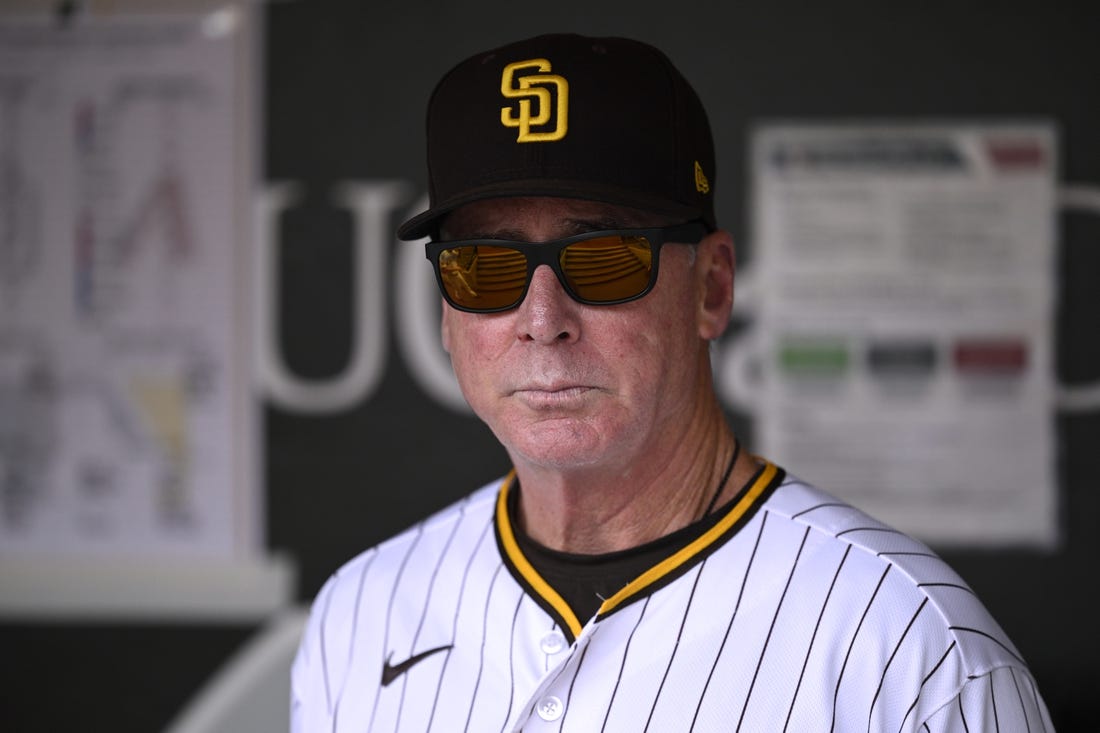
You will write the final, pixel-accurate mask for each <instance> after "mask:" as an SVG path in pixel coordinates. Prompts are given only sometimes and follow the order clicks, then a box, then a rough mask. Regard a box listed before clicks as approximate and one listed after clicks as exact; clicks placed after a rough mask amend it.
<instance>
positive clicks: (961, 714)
mask: <svg viewBox="0 0 1100 733" xmlns="http://www.w3.org/2000/svg"><path fill="white" fill-rule="evenodd" d="M958 700H959V717H961V718H962V722H963V730H964V731H965V733H970V726H969V725H967V724H966V711H965V710H963V700H962V693H959V697H958Z"/></svg>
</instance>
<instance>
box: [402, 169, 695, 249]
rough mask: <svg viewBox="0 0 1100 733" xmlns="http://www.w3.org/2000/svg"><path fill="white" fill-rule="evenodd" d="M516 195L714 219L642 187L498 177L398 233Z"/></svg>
mask: <svg viewBox="0 0 1100 733" xmlns="http://www.w3.org/2000/svg"><path fill="white" fill-rule="evenodd" d="M518 196H553V197H560V198H570V199H583V200H586V201H599V202H601V203H606V204H614V205H616V206H629V207H632V208H635V209H640V210H642V211H647V212H651V213H653V214H657V215H662V216H670V217H674V218H676V219H678V220H680V221H691V220H694V219H700V220H702V221H703V223H705V224H706V225H707V227H708V228H709V229H711V230H713V229H714V228H715V223H714V222H713V221H710V220H709V217H708V216H707V214H706V213H705V212H703V211H700V210H699V209H698V208H697V207H694V206H688V205H685V204H681V203H677V202H675V201H669V200H668V199H667V198H664V197H662V196H657V195H653V194H647V193H646V192H644V191H636V190H629V189H624V188H620V187H617V186H609V185H602V184H599V183H594V182H592V181H576V180H556V179H546V178H539V179H531V180H519V181H500V182H497V183H490V184H487V185H484V186H477V187H475V188H469V189H466V190H465V191H464V192H463V193H462V195H461V196H454V197H452V198H450V199H447V200H446V201H441V202H439V203H438V204H437V205H435V206H433V207H431V208H430V209H428V210H427V211H424V212H422V213H420V214H417V215H416V216H414V217H412V218H411V219H409V220H408V221H406V222H405V223H404V224H402V225H401V226H400V227H398V228H397V236H398V238H399V239H402V240H404V241H411V240H414V239H420V238H421V237H427V236H430V235H432V234H434V233H435V232H436V230H437V229H438V227H439V224H440V221H441V220H442V219H443V217H445V216H446V215H447V214H449V213H451V212H452V211H454V210H455V209H457V208H459V207H460V206H464V205H465V204H469V203H473V202H474V201H484V200H486V199H494V198H515V197H518Z"/></svg>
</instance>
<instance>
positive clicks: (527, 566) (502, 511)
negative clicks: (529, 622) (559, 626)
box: [496, 469, 582, 639]
mask: <svg viewBox="0 0 1100 733" xmlns="http://www.w3.org/2000/svg"><path fill="white" fill-rule="evenodd" d="M515 479H516V472H515V469H513V470H512V471H510V472H509V473H508V476H507V478H505V479H504V483H503V484H501V487H500V492H499V493H498V494H497V517H496V518H497V530H498V532H499V533H500V543H501V544H502V545H504V551H505V552H506V553H507V555H508V559H509V560H511V561H512V565H514V566H515V568H516V570H517V571H519V574H520V575H521V576H523V578H524V579H525V580H526V581H527V582H528V583H530V584H531V589H532V590H534V591H535V593H537V594H538V595H539V596H541V597H542V598H543V600H545V601H546V602H547V603H549V604H550V606H551V607H552V608H553V609H554V610H555V611H557V612H558V615H559V616H561V618H562V620H563V621H564V622H565V624H566V626H568V627H569V631H570V632H571V633H572V634H573V638H574V639H576V638H577V637H578V636H580V635H581V628H582V627H581V622H580V619H578V618H577V614H575V613H573V609H572V608H570V607H569V604H568V603H566V602H565V599H564V598H562V597H561V596H560V595H558V592H557V591H556V590H554V589H553V588H552V587H551V586H550V584H549V583H547V582H546V580H545V579H544V578H543V577H542V576H541V575H539V574H538V572H537V571H536V570H535V568H534V566H532V565H531V563H530V562H529V561H528V560H527V557H526V556H525V555H524V554H523V552H522V551H521V550H520V549H519V544H518V543H517V542H516V535H515V533H514V532H513V531H512V523H511V522H509V521H508V491H509V490H510V489H511V488H512V484H513V483H515Z"/></svg>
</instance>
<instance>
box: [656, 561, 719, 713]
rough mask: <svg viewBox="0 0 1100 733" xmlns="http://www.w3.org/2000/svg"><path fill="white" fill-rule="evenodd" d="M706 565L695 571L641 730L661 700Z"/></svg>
mask: <svg viewBox="0 0 1100 733" xmlns="http://www.w3.org/2000/svg"><path fill="white" fill-rule="evenodd" d="M706 566H707V561H706V560H703V562H702V564H701V565H699V568H698V569H697V570H696V571H695V580H694V581H693V582H692V584H691V593H689V594H688V600H687V606H685V607H684V615H683V617H682V618H681V619H680V628H679V630H678V631H677V632H676V643H675V644H674V645H673V646H672V653H671V654H669V655H668V664H666V665H665V673H664V675H662V676H661V684H659V685H658V686H657V694H656V695H654V696H653V705H651V706H650V708H649V717H648V718H646V721H645V728H644V729H643V730H649V724H650V723H652V722H653V712H654V711H655V710H656V709H657V703H658V702H660V701H661V691H662V690H664V689H665V682H667V681H668V673H669V670H671V669H672V663H673V662H674V661H675V660H676V650H677V649H679V648H680V640H681V639H682V638H683V637H684V626H685V625H686V624H687V619H688V614H690V613H691V602H692V601H693V600H695V591H696V589H697V588H698V587H699V578H701V577H702V575H703V568H705V567H706Z"/></svg>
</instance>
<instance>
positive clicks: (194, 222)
mask: <svg viewBox="0 0 1100 733" xmlns="http://www.w3.org/2000/svg"><path fill="white" fill-rule="evenodd" d="M558 31H575V32H580V33H584V34H588V35H625V36H632V37H635V38H638V39H641V40H644V41H648V42H650V43H652V44H654V45H656V46H658V47H659V48H661V49H662V50H664V51H665V52H666V53H667V54H668V55H669V56H670V57H671V58H672V59H673V61H674V62H675V63H676V65H677V66H678V67H679V68H680V69H681V70H682V71H683V72H684V74H685V76H687V78H688V79H689V80H691V82H692V83H693V85H694V86H695V87H696V89H697V91H698V92H699V95H700V97H701V98H702V100H703V102H704V104H705V106H706V107H707V108H708V110H709V113H710V116H711V125H712V128H713V132H714V137H715V141H716V146H717V151H718V174H717V177H716V180H715V181H714V182H715V183H716V190H717V203H718V206H717V208H718V219H719V223H720V224H721V225H722V226H724V227H725V228H728V229H729V230H731V231H732V232H733V235H734V238H735V240H736V241H737V243H738V266H739V274H738V294H737V298H738V305H737V306H735V323H734V326H733V327H732V328H731V329H730V332H729V333H728V334H727V336H726V337H725V338H724V339H723V340H722V341H721V342H720V343H718V344H716V346H715V352H714V353H715V364H716V370H717V373H718V375H719V382H720V384H719V387H720V391H721V394H722V398H723V400H724V402H725V406H726V408H727V410H728V414H729V417H730V420H731V421H732V422H733V424H734V425H735V426H736V428H737V430H738V432H739V433H740V434H741V435H742V437H743V438H744V439H745V440H746V441H747V442H748V444H749V446H750V447H751V448H752V449H753V450H755V451H757V452H760V453H762V454H765V455H768V456H769V457H771V458H773V459H775V460H777V461H778V462H780V463H783V464H784V465H786V466H787V467H788V468H789V469H791V470H792V471H794V472H796V473H800V474H803V475H804V476H805V477H806V478H807V479H810V480H811V481H814V482H816V483H819V484H822V485H823V486H824V487H825V488H828V489H830V490H834V491H836V492H837V493H840V494H841V495H844V496H845V497H846V498H852V500H853V501H855V502H856V503H858V504H860V505H861V506H863V507H864V508H868V509H869V510H870V511H871V512H872V513H875V514H879V515H880V516H883V518H885V519H887V520H889V521H891V522H893V523H895V524H898V525H899V526H902V527H903V528H905V529H907V530H908V531H911V532H912V533H914V534H916V535H917V536H919V537H921V538H922V539H924V540H926V541H927V542H929V543H930V544H931V545H932V546H933V547H935V548H936V549H937V550H939V551H940V552H941V553H942V554H943V555H944V556H945V557H946V558H947V560H948V561H949V562H950V563H951V564H952V565H953V566H954V567H955V568H956V569H957V570H958V571H959V572H960V574H961V575H962V576H963V577H964V578H965V579H966V580H967V581H968V582H969V583H970V585H971V586H972V587H973V588H974V589H975V591H976V592H977V593H978V595H979V596H980V597H981V598H982V599H983V600H984V601H985V602H986V604H987V606H988V607H989V608H990V609H991V611H992V612H993V614H994V616H995V617H996V618H997V619H998V620H999V621H1000V623H1001V624H1002V626H1003V627H1004V629H1005V630H1006V632H1007V633H1008V635H1009V636H1010V637H1011V638H1012V639H1013V640H1014V641H1015V642H1016V644H1017V646H1018V648H1019V650H1020V651H1021V653H1022V655H1023V656H1024V657H1025V658H1026V659H1027V660H1028V662H1029V663H1030V665H1031V666H1032V668H1033V670H1034V672H1035V675H1036V677H1037V678H1038V681H1039V683H1040V686H1041V688H1042V691H1043V694H1044V696H1045V698H1046V700H1047V703H1048V705H1049V707H1050V710H1051V714H1052V716H1053V718H1054V722H1055V723H1056V725H1057V727H1058V730H1060V731H1086V730H1095V722H1094V717H1095V716H1094V715H1092V714H1091V713H1092V710H1093V709H1094V707H1095V704H1094V702H1093V700H1092V697H1094V695H1095V691H1096V690H1097V689H1100V673H1098V671H1097V670H1098V666H1097V664H1096V659H1097V655H1098V654H1100V633H1098V632H1097V630H1096V627H1095V624H1094V623H1093V622H1092V617H1091V616H1092V615H1091V613H1089V611H1088V610H1087V609H1088V608H1090V603H1089V599H1091V598H1092V596H1093V595H1094V594H1095V591H1096V586H1097V573H1096V569H1095V563H1096V560H1097V559H1098V551H1100V538H1098V536H1097V534H1098V533H1097V528H1098V525H1100V506H1098V504H1100V502H1098V499H1097V492H1096V487H1097V486H1100V452H1098V451H1097V449H1096V445H1097V441H1098V439H1100V398H1098V396H1097V391H1098V390H1097V389H1096V387H1095V385H1096V384H1097V383H1100V288H1097V283H1098V282H1100V137H1098V136H1097V134H1096V130H1097V129H1098V125H1100V95H1098V94H1097V90H1098V89H1100V44H1097V42H1096V38H1097V37H1098V36H1100V11H1098V10H1097V9H1096V8H1095V7H1094V6H1092V5H1089V4H1087V3H1085V4H1081V3H1076V4H1073V7H1072V9H1071V8H1070V6H1069V5H1064V4H1056V3H1055V4H1052V3H1048V4H1036V3H1031V4H1026V5H1023V4H1021V5H1020V6H1019V7H1012V6H1011V4H1009V5H1005V4H994V3H970V4H958V3H936V2H933V3H921V4H905V5H897V4H895V5H893V6H889V5H884V4H883V3H876V2H870V1H869V0H853V1H852V2H831V3H808V2H768V3H763V2H748V3H727V4H724V5H722V4H713V3H702V2H691V1H688V2H679V3H674V4H669V3H659V2H654V1H653V0H633V1H632V2H629V3H627V2H618V1H609V2H603V3H592V2H580V1H577V0H560V1H559V2H557V3H554V4H553V5H552V6H546V5H538V6H534V5H532V6H524V5H522V4H516V3H506V2H502V1H499V2H498V1H488V0H486V1H483V2H468V3H461V4H459V3H446V2H441V1H438V0H406V1H405V2H400V3H398V2H393V3H384V2H379V3H366V2H358V1H352V0H343V1H336V0H329V1H325V0H281V1H273V2H266V3H264V2H258V1H257V2H237V3H231V2H230V3H227V2H215V1H213V0H210V1H209V2H208V1H206V0H148V1H147V2H133V1H132V0H116V1H114V2H111V1H108V0H103V2H75V1H73V2H61V3H55V2H36V1H34V0H0V502H2V504H0V649H3V658H4V663H3V664H2V665H0V684H2V686H3V688H4V689H5V690H6V691H7V692H6V694H5V696H4V702H3V703H2V704H0V727H2V728H3V729H4V730H10V731H57V730H111V731H165V730H170V731H174V732H183V731H200V730H211V731H212V730H233V731H245V730H272V729H273V728H272V726H277V725H278V724H279V723H280V722H281V721H285V720H286V710H285V708H286V697H285V695H286V691H285V686H286V682H285V679H284V676H285V664H286V663H288V656H287V655H288V654H289V653H292V650H293V644H294V641H295V640H296V634H297V631H298V629H299V628H300V623H301V620H302V617H303V613H304V609H305V608H306V606H307V605H308V603H309V602H310V601H311V599H312V597H313V596H314V594H315V593H316V592H317V590H318V589H319V588H320V586H321V584H322V583H323V582H324V580H325V579H326V578H327V577H328V576H329V575H330V574H331V573H332V572H334V571H335V570H336V569H337V568H338V567H339V566H340V565H341V564H343V563H344V562H345V561H347V560H348V559H350V558H351V557H353V556H354V555H356V554H357V553H359V552H361V551H362V550H364V549H366V548H368V547H369V546H371V545H373V544H374V543H376V542H378V541H380V540H381V539H383V538H385V537H387V536H389V535H390V534H392V533H394V532H395V531H397V530H399V529H401V528H404V527H406V526H408V525H410V524H412V523H413V522H415V521H416V520H418V519H419V518H421V517H423V516H424V515H425V514H427V513H429V512H431V511H433V510H435V509H437V508H440V507H442V506H444V505H445V504H447V503H449V502H451V501H453V500H454V499H456V498H458V497H460V496H462V495H464V494H466V493H468V492H469V491H471V490H473V489H474V488H476V487H478V486H480V485H482V484H483V483H485V482H487V481H489V480H491V479H493V478H494V477H496V476H498V475H500V474H501V473H503V472H504V471H505V470H507V467H508V463H507V459H506V456H505V455H504V453H503V450H502V449H500V448H499V447H498V446H497V445H496V443H495V441H494V439H493V437H492V435H491V434H490V433H489V431H488V430H487V429H486V428H485V427H484V426H483V425H482V424H481V423H480V422H478V421H477V420H476V419H475V418H474V417H472V415H471V414H470V413H469V412H468V410H467V409H466V408H465V406H464V405H463V404H462V402H461V398H460V397H459V396H458V395H457V392H456V390H455V386H454V383H453V379H452V378H451V377H450V374H449V366H448V364H447V363H446V359H445V355H444V354H443V352H442V351H441V349H440V347H439V345H438V341H437V332H436V327H437V321H438V301H437V296H436V295H435V294H434V292H433V288H434V283H433V281H432V280H431V278H430V273H429V270H428V268H427V265H426V264H425V263H424V261H423V254H422V248H421V247H420V246H419V245H417V244H410V243H400V242H396V241H395V239H394V235H393V231H394V229H395V227H396V225H397V223H399V222H400V221H402V220H403V219H405V218H406V217H407V216H408V215H409V214H410V213H412V212H415V211H418V210H420V209H421V208H422V207H423V200H422V199H423V197H424V196H425V192H426V187H427V180H426V172H425V164H424V145H423V142H424V140H423V117H424V109H425V105H426V102H427V98H428V95H429V93H430V91H431V89H432V87H433V86H434V84H435V82H436V81H437V80H438V78H439V77H440V76H441V75H442V74H444V73H445V72H446V71H447V70H448V69H449V68H450V67H451V66H452V65H453V64H454V63H456V62H457V61H459V60H461V59H463V58H466V57H467V56H469V55H471V54H473V53H475V52H478V51H481V50H485V49H488V48H491V47H494V46H496V45H501V44H503V43H506V42H509V41H512V40H515V39H518V38H522V37H526V36H530V35H537V34H540V33H543V32H558ZM624 124H629V121H628V120H625V121H624ZM823 253H827V255H826V254H823ZM868 283H871V284H870V285H868ZM863 287H866V289H865V290H864V289H862V288H863ZM846 492H847V493H846ZM238 701H246V702H247V703H249V704H252V705H253V706H259V707H260V708H261V712H260V715H259V717H258V718H254V719H253V722H246V720H245V718H244V717H239V718H237V717H234V716H236V715H241V713H240V712H239V711H238V710H237V702H238ZM235 711H236V712H235ZM256 721H259V722H256ZM282 724H283V725H285V723H282ZM250 726H251V727H250Z"/></svg>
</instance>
